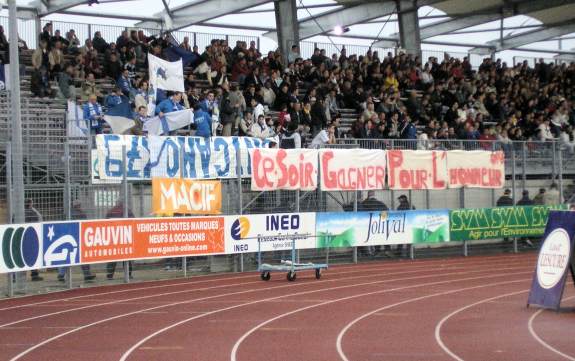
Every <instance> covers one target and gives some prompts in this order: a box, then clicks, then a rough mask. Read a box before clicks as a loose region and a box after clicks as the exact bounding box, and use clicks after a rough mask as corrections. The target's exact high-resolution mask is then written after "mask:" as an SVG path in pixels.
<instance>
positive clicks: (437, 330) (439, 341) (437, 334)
mask: <svg viewBox="0 0 575 361" xmlns="http://www.w3.org/2000/svg"><path fill="white" fill-rule="evenodd" d="M528 291H529V290H521V291H517V292H510V293H506V294H503V295H499V296H495V297H490V298H486V299H484V300H481V301H477V302H474V303H470V304H468V305H465V306H463V307H460V308H458V309H456V310H455V311H453V312H451V313H450V314H448V315H447V316H445V317H443V318H442V319H441V320H440V321H439V322H438V323H437V324H436V325H435V341H436V342H437V344H438V345H439V347H441V349H442V350H443V351H444V352H445V353H446V354H448V355H449V356H450V357H451V358H452V359H454V360H457V361H463V359H462V358H461V357H459V356H457V355H456V354H455V353H454V352H453V351H451V350H450V349H449V347H447V346H446V345H445V343H443V340H442V339H441V327H443V325H444V324H445V322H447V320H449V319H450V318H451V317H453V316H455V315H457V314H458V313H461V312H463V311H465V310H468V309H470V308H472V307H475V306H478V305H480V304H482V303H487V302H491V301H493V300H497V299H500V298H505V297H510V296H515V295H519V294H521V293H525V292H528Z"/></svg>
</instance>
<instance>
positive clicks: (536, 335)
mask: <svg viewBox="0 0 575 361" xmlns="http://www.w3.org/2000/svg"><path fill="white" fill-rule="evenodd" d="M573 298H575V296H572V297H567V298H565V299H564V300H570V299H573ZM543 311H545V309H540V310H539V311H537V312H535V313H534V314H533V315H532V316H531V318H529V323H528V324H527V326H528V328H529V333H530V334H531V336H533V338H534V339H535V341H537V342H539V343H540V344H541V346H543V347H545V348H546V349H548V350H549V351H551V352H554V353H556V354H557V355H559V356H561V357H564V358H566V359H567V360H571V361H575V357H572V356H570V355H567V354H566V353H563V352H561V351H559V350H558V349H556V348H555V347H553V346H551V345H550V344H548V343H547V342H545V341H543V339H542V338H541V337H539V335H538V334H537V332H535V329H534V328H533V321H535V318H537V316H539V315H540V314H541V313H542V312H543Z"/></svg>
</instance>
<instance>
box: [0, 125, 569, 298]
mask: <svg viewBox="0 0 575 361" xmlns="http://www.w3.org/2000/svg"><path fill="white" fill-rule="evenodd" d="M107 137H108V138H109V137H112V138H113V137H114V136H107ZM123 138H124V137H122V139H123ZM180 138H181V137H170V139H171V140H172V143H173V144H171V143H170V142H169V141H168V137H160V138H157V139H155V140H151V139H144V138H141V137H136V138H130V139H129V140H128V141H126V142H121V143H120V144H119V146H118V144H115V145H114V142H110V141H108V146H107V147H106V146H103V147H101V148H100V154H98V149H97V147H96V144H97V143H98V141H97V139H94V138H92V137H84V138H69V139H67V141H66V142H49V143H50V144H48V142H42V141H41V138H38V139H37V140H35V141H34V142H33V145H34V152H33V153H25V156H24V170H25V172H24V176H25V177H24V183H25V186H24V193H25V194H24V197H25V199H31V200H32V201H33V204H34V208H35V209H36V210H38V212H39V213H40V214H41V216H42V219H43V220H44V221H46V222H57V221H66V220H73V221H77V220H79V219H87V220H90V219H95V220H101V219H105V218H108V217H115V218H117V217H118V216H122V215H124V214H125V215H128V216H131V217H132V216H133V217H144V218H145V217H151V216H155V215H156V213H155V212H154V190H153V185H152V182H151V178H153V177H152V169H151V168H149V169H148V170H147V171H149V172H150V177H149V178H142V177H140V178H137V177H135V173H134V172H136V170H140V171H145V170H146V165H145V164H144V163H143V162H144V161H145V163H146V164H147V162H148V161H149V154H146V153H145V152H142V151H141V150H142V149H141V148H142V147H141V146H142V145H143V144H144V142H145V143H146V144H147V146H148V147H150V145H152V146H153V147H156V148H157V149H162V148H163V149H164V150H171V149H173V147H174V145H177V144H179V142H180V140H179V139H180ZM103 139H104V138H103ZM134 139H136V140H134ZM24 141H25V142H26V137H25V138H24ZM240 141H244V142H245V140H240V139H238V138H235V137H231V138H229V139H222V140H219V141H218V142H217V149H218V152H215V153H211V152H208V151H207V149H206V148H205V145H203V144H202V143H201V142H199V143H197V142H196V141H195V140H194V141H193V142H192V144H194V146H195V147H196V148H195V149H196V150H197V152H196V156H194V159H195V161H194V162H195V163H194V164H195V166H194V170H195V172H196V174H201V172H204V171H205V169H204V164H205V162H206V161H207V162H208V164H210V160H211V161H212V164H213V165H215V164H217V165H218V167H219V168H216V167H215V166H212V168H210V169H212V170H213V171H218V170H219V172H223V171H225V170H226V167H234V165H235V166H237V165H238V163H237V162H233V163H232V162H231V159H233V158H234V157H235V159H240V162H239V164H240V166H241V167H243V168H245V169H247V168H248V164H249V162H248V159H247V153H245V151H244V153H242V150H240V153H239V154H237V153H236V146H238V148H240V149H243V146H242V147H239V144H240V143H239V142H240ZM487 143H489V144H488V145H485V142H470V141H449V142H448V141H442V142H439V141H437V142H435V141H434V142H433V144H431V143H425V144H423V143H422V142H418V141H404V140H359V139H339V140H338V141H337V144H334V145H330V147H331V148H343V149H349V148H365V149H378V150H390V149H398V150H402V149H408V150H412V149H446V150H452V149H462V150H499V151H502V152H503V154H504V156H505V170H506V179H505V185H504V187H507V188H510V189H511V197H512V198H513V199H514V200H518V199H519V198H520V196H521V192H522V191H523V190H528V191H529V192H530V197H531V198H532V197H533V196H534V195H536V194H537V193H538V191H539V188H548V187H549V185H550V184H551V183H552V182H556V183H557V184H558V185H559V187H558V188H559V190H560V191H561V192H563V193H565V197H563V198H565V199H567V198H568V197H569V194H571V193H572V191H573V190H572V186H571V185H570V184H567V183H566V182H564V181H563V173H564V172H565V173H567V174H569V175H573V174H575V172H573V171H572V169H573V167H574V166H573V164H571V163H570V162H571V160H572V157H568V154H569V150H568V149H562V148H561V147H560V146H559V144H557V143H552V142H549V143H539V142H517V143H512V144H511V146H509V145H507V144H501V143H499V142H487ZM100 144H102V145H103V144H105V142H103V143H102V141H100ZM266 144H268V143H264V142H262V141H259V143H258V140H249V141H248V143H244V145H246V146H250V147H252V148H253V147H256V146H258V145H259V146H264V145H266ZM90 145H92V146H90ZM134 145H135V146H134ZM213 146H214V147H215V146H216V142H214V143H213ZM11 148H12V147H11V145H10V143H0V157H1V158H2V159H3V160H5V162H4V163H3V164H4V167H3V168H2V170H1V171H0V198H1V199H0V202H1V203H2V204H3V207H1V208H2V209H3V210H4V213H5V214H3V215H1V214H0V216H3V219H2V223H9V222H10V220H11V219H12V216H10V215H11V214H12V210H11V209H10V208H11V207H10V204H11V202H10V196H11V194H12V193H11V192H10V191H9V190H10V189H13V188H12V185H10V184H9V183H10V180H9V179H10V174H9V173H10V172H9V171H8V170H12V168H13V167H11V166H10V159H11V157H10V154H9V153H10V149H11ZM30 149H31V148H30ZM214 149H215V148H214ZM166 154H168V153H166ZM170 154H171V155H170V156H169V157H166V162H165V164H164V163H162V164H163V165H162V167H165V169H166V171H168V170H169V171H170V172H174V173H175V176H176V177H177V178H178V177H179V175H180V174H179V173H178V172H182V169H184V168H185V167H179V166H178V167H176V163H178V164H186V162H187V164H188V165H189V164H190V161H191V160H190V159H185V160H184V161H182V162H180V161H181V159H180V157H183V156H184V152H181V153H177V154H178V155H177V156H173V154H176V153H170ZM100 156H102V157H100ZM202 157H203V158H202ZM226 157H228V160H226ZM48 160H49V161H48ZM160 163H161V162H160ZM106 164H107V167H108V169H109V170H110V171H112V172H116V173H114V174H115V177H112V178H115V179H105V178H106V177H100V176H99V172H100V170H102V169H105V168H106ZM123 164H127V165H128V166H127V167H123V166H119V165H123ZM130 164H131V165H130ZM28 169H29V171H28ZM229 170H230V169H228V171H229ZM185 172H188V174H187V175H188V178H189V176H190V172H191V167H189V166H188V168H187V170H186V171H185ZM237 174H238V173H235V174H234V176H232V177H228V178H225V177H219V178H220V179H219V183H220V191H221V199H220V201H221V208H220V212H221V215H224V216H225V215H232V218H234V217H235V218H234V222H235V220H237V219H239V218H240V217H242V216H244V215H250V216H251V215H256V214H264V215H274V214H275V215H277V214H283V213H302V212H304V213H306V214H307V213H308V212H311V213H314V214H316V213H324V212H341V211H342V210H344V211H346V213H345V214H346V215H349V214H350V213H349V212H354V211H362V209H365V208H364V207H365V205H364V200H365V198H366V192H356V191H322V190H320V189H317V190H313V191H305V190H273V191H257V190H252V188H253V186H252V181H251V179H250V178H249V177H238V176H237ZM239 174H241V172H240V173H239ZM183 175H184V176H185V175H186V173H183ZM184 178H185V177H184ZM48 179H50V181H49V182H48V181H47V180H48ZM564 183H565V184H564ZM200 191H201V192H200V193H198V194H199V195H200V198H199V199H204V200H206V199H208V198H207V197H208V196H209V194H210V192H211V190H209V189H208V188H204V189H200ZM156 193H157V192H156ZM501 194H502V190H497V189H474V188H460V189H444V190H391V189H379V190H376V191H375V192H374V197H375V198H376V199H378V200H379V201H381V202H383V203H384V204H385V205H386V206H387V207H388V208H389V209H396V208H398V206H399V205H400V202H399V200H398V197H399V196H401V195H405V196H406V197H407V199H408V201H409V203H410V204H411V206H413V207H415V208H416V209H418V210H426V209H465V208H467V209H475V208H489V207H493V206H495V203H496V201H497V199H498V198H499V197H500V195H501ZM189 195H190V194H189V193H188V196H189ZM182 196H185V194H183V195H182ZM156 198H157V195H156ZM188 198H189V197H188ZM182 199H185V198H182ZM189 199H193V198H189ZM196 203H197V202H196ZM199 203H200V204H201V203H203V204H204V206H202V207H203V208H201V207H200V210H199V211H198V213H199V214H202V213H200V212H203V214H207V213H208V211H207V209H206V207H205V205H206V204H207V203H209V202H206V201H204V202H199ZM174 213H184V212H174ZM459 213H460V214H461V211H460V212H459ZM224 218H225V217H224ZM493 218H494V219H498V218H497V217H495V216H494V217H493ZM466 219H468V218H466ZM250 224H251V223H250ZM224 229H225V228H224ZM240 230H241V227H240ZM313 234H314V235H315V234H316V232H314V233H313ZM491 234H493V232H491V233H488V232H485V233H482V234H481V235H480V236H477V233H473V235H470V236H469V238H471V237H472V236H473V237H475V238H472V239H478V240H479V241H474V242H467V243H465V244H466V248H465V252H471V253H473V252H501V251H502V250H505V249H507V250H513V249H515V248H516V246H517V244H515V246H514V245H513V244H511V243H501V239H503V238H507V237H509V238H513V237H516V236H520V235H511V234H507V233H499V234H498V237H497V238H495V239H493V240H492V241H485V239H489V238H491V237H488V236H489V235H491ZM520 245H521V244H520ZM523 249H531V248H522V247H518V250H519V251H522V250H523ZM412 250H413V252H414V255H416V256H418V257H421V256H423V257H426V256H433V255H448V254H462V253H463V251H462V248H461V244H458V243H457V242H454V241H451V242H442V243H436V244H427V243H426V244H424V245H417V246H415V247H413V248H412ZM396 252H397V256H396V254H392V256H394V257H398V255H399V254H400V253H401V252H402V251H401V250H400V249H398V250H396ZM326 253H327V250H326V249H324V248H313V249H308V250H302V251H301V252H300V256H301V258H302V259H304V260H314V259H320V258H321V259H323V258H324V257H325V256H326ZM242 254H243V255H242V256H238V255H233V254H230V255H227V254H223V255H214V256H207V255H202V256H195V257H192V258H189V257H188V258H181V257H169V258H165V257H167V256H160V255H158V257H157V258H149V259H144V260H139V261H137V262H134V263H133V264H132V266H133V267H134V268H135V270H136V271H135V272H136V273H135V274H137V276H135V277H136V278H137V279H138V280H147V279H157V278H166V277H167V278H170V277H178V276H180V277H181V276H182V275H183V274H203V273H207V272H219V271H233V270H235V271H239V270H254V269H255V267H256V263H255V260H256V258H255V256H254V255H253V254H252V253H242ZM329 255H330V262H352V261H354V260H359V261H366V260H370V259H373V258H374V257H383V253H381V252H379V253H378V252H374V251H373V250H366V249H364V248H359V249H357V248H356V247H341V248H334V249H333V250H331V251H329ZM406 256H408V255H407V254H406V253H405V250H403V253H402V257H406ZM266 257H275V258H277V257H281V252H272V253H270V254H269V255H266ZM268 260H269V258H268ZM272 260H273V259H272ZM55 269H56V267H55V268H54V270H55ZM119 269H122V267H121V266H119ZM126 269H128V267H126ZM174 269H178V270H179V271H178V272H174V271H173V270H174ZM50 270H51V268H50V269H49V270H48V271H44V272H43V274H44V276H45V279H46V280H45V281H39V282H33V283H24V284H25V286H23V287H20V288H18V287H16V288H15V289H14V291H15V292H16V293H18V292H23V293H30V292H38V291H46V290H51V289H63V288H66V287H71V286H73V287H77V286H79V285H82V286H84V285H85V283H84V281H83V278H82V273H81V272H82V269H81V268H80V267H71V268H69V271H66V272H74V276H73V277H70V278H69V279H70V280H71V281H70V283H68V282H66V283H64V284H63V283H61V282H59V281H58V280H57V278H56V275H55V274H53V273H52V271H50ZM46 272H47V273H46ZM91 272H95V273H97V274H98V279H99V280H106V275H107V274H108V270H107V268H106V265H105V264H94V265H92V266H91ZM66 280H68V278H66ZM72 281H73V283H72ZM119 281H121V278H120V280H116V281H114V280H112V281H109V282H112V283H113V282H119ZM106 282H108V281H106ZM7 286H8V283H0V287H4V288H6V287H7ZM18 289H19V290H20V291H18Z"/></svg>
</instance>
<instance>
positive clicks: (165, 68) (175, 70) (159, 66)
mask: <svg viewBox="0 0 575 361" xmlns="http://www.w3.org/2000/svg"><path fill="white" fill-rule="evenodd" d="M148 64H149V66H148V70H149V72H150V84H152V86H153V87H154V88H155V89H165V90H173V91H179V92H184V91H185V88H184V68H183V66H182V60H181V59H180V60H178V61H174V62H169V61H165V60H163V59H160V58H158V57H156V56H153V55H151V54H148Z"/></svg>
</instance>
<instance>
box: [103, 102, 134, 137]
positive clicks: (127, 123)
mask: <svg viewBox="0 0 575 361" xmlns="http://www.w3.org/2000/svg"><path fill="white" fill-rule="evenodd" d="M104 120H105V121H106V123H108V124H109V125H110V127H111V128H112V133H114V134H124V132H126V131H127V130H128V129H130V128H132V127H133V126H134V125H136V121H135V120H134V119H133V113H132V106H131V105H130V102H129V100H128V98H126V97H122V102H121V103H120V104H118V105H116V106H114V107H112V108H110V109H108V111H107V112H106V115H104Z"/></svg>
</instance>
